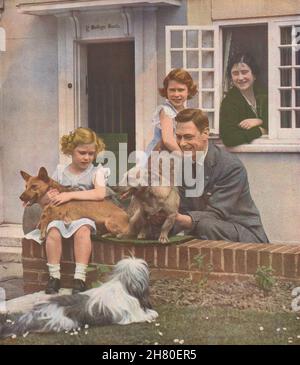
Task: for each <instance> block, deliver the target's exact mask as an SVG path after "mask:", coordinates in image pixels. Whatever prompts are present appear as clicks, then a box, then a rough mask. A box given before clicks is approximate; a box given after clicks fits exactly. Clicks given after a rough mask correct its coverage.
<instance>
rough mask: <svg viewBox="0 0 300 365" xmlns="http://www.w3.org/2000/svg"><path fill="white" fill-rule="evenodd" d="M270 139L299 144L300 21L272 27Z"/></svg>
mask: <svg viewBox="0 0 300 365" xmlns="http://www.w3.org/2000/svg"><path fill="white" fill-rule="evenodd" d="M269 39H270V41H269V45H270V54H269V67H270V75H271V77H272V88H270V108H269V109H270V110H269V125H270V131H269V134H270V138H274V139H278V140H280V141H282V140H284V141H285V142H287V143H289V142H292V141H293V142H297V141H298V142H299V138H300V21H295V22H292V21H289V22H277V21H275V22H272V23H270V25H269Z"/></svg>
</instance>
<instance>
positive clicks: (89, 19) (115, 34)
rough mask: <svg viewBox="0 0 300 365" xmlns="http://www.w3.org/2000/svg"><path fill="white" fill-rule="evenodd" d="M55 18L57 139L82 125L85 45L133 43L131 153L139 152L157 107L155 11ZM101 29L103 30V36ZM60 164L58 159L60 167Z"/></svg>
mask: <svg viewBox="0 0 300 365" xmlns="http://www.w3.org/2000/svg"><path fill="white" fill-rule="evenodd" d="M57 18H58V98H59V100H58V122H59V137H61V136H62V135H64V134H68V133H69V132H70V131H72V130H74V129H75V128H76V127H78V126H80V125H82V126H86V123H87V118H86V116H87V104H86V103H87V98H86V100H84V93H83V89H84V87H85V86H84V85H85V76H84V77H83V75H82V72H83V70H84V69H85V68H86V64H84V62H86V58H85V56H84V54H86V44H87V43H96V42H107V41H110V42H111V41H114V40H134V45H135V47H134V49H135V56H134V57H135V120H136V149H137V150H144V149H145V142H146V141H145V138H146V136H147V132H148V131H149V129H150V128H151V123H150V120H151V115H152V113H153V110H155V107H156V104H157V44H156V7H153V6H150V7H140V8H134V9H127V10H126V11H124V9H121V8H120V9H116V10H113V11H112V10H110V11H99V12H97V13H96V12H76V13H74V12H71V13H70V12H68V13H63V14H59V15H57ZM107 19H112V21H111V23H107V22H108V21H109V20H107ZM105 22H106V23H105ZM104 23H105V24H104ZM108 24H110V25H111V26H112V28H111V30H109V29H108V28H109V26H108ZM112 24H113V25H112ZM101 27H102V28H104V27H106V29H105V30H104V31H103V29H101ZM113 27H115V28H113ZM116 28H118V29H116ZM87 29H89V31H87ZM90 29H93V32H91V31H90ZM84 59H85V60H84ZM66 160H67V159H66V157H65V156H64V155H62V154H60V163H64V162H66Z"/></svg>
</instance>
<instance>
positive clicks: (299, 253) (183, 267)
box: [22, 239, 300, 293]
mask: <svg viewBox="0 0 300 365" xmlns="http://www.w3.org/2000/svg"><path fill="white" fill-rule="evenodd" d="M22 247H23V250H22V261H23V270H24V285H25V288H24V290H25V292H27V293H29V292H32V291H34V290H41V288H44V286H45V284H46V281H47V277H48V273H47V267H46V255H45V248H44V246H41V245H39V244H37V243H36V242H35V241H31V240H26V239H23V241H22ZM130 255H134V256H135V257H139V258H142V259H144V260H146V261H147V263H148V265H149V267H150V269H152V272H153V273H154V272H155V273H156V274H155V275H156V276H157V275H160V277H163V276H168V277H170V276H171V277H187V276H189V277H196V276H197V275H198V276H199V275H200V276H201V275H205V274H206V273H208V272H209V273H210V275H211V276H212V277H216V278H220V277H224V278H229V279H230V278H232V279H239V278H241V277H242V276H245V277H249V275H253V274H254V273H255V272H256V270H257V268H258V267H259V266H271V267H272V268H273V269H274V276H276V277H280V278H284V279H289V280H295V281H298V280H299V282H300V246H296V245H286V244H257V243H239V242H226V241H203V240H198V239H194V240H191V241H188V242H185V243H182V244H179V245H155V244H154V245H134V244H132V243H128V244H127V243H122V244H121V243H107V242H102V241H93V250H92V257H91V264H99V263H101V264H105V265H114V264H116V263H117V262H118V261H119V260H120V259H121V258H123V257H126V256H130ZM199 256H200V263H201V262H202V264H201V265H200V267H199V265H197V262H196V261H197V260H195V259H197V257H198V258H199ZM198 262H199V260H198ZM61 266H62V276H63V283H62V285H63V286H64V287H70V286H71V279H72V278H73V274H74V267H75V266H74V261H73V241H72V239H68V240H64V243H63V254H62V263H61ZM212 274H213V275H212ZM93 275H95V273H94V274H93V273H89V276H88V282H91V281H93V280H95V276H93ZM34 288H35V289H34Z"/></svg>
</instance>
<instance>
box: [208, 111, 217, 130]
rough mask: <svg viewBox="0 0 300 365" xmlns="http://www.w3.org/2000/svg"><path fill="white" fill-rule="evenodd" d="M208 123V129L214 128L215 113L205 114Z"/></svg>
mask: <svg viewBox="0 0 300 365" xmlns="http://www.w3.org/2000/svg"><path fill="white" fill-rule="evenodd" d="M206 115H207V117H208V121H209V128H214V123H215V113H214V112H208V113H206Z"/></svg>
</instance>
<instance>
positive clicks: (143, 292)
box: [0, 258, 158, 337]
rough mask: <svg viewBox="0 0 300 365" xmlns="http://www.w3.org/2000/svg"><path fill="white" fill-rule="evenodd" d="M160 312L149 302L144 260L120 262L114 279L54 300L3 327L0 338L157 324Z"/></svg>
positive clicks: (114, 273) (0, 328)
mask: <svg viewBox="0 0 300 365" xmlns="http://www.w3.org/2000/svg"><path fill="white" fill-rule="evenodd" d="M157 316H158V313H157V312H155V311H154V310H152V309H151V304H150V301H149V270H148V265H147V263H146V262H145V261H144V260H142V259H136V258H126V259H122V260H121V261H119V262H118V263H117V264H116V266H115V267H114V270H113V272H112V275H111V279H110V280H109V281H108V282H106V283H104V284H103V285H101V286H100V287H98V288H94V289H90V290H87V291H85V292H83V293H80V294H74V295H61V296H55V297H50V298H49V299H48V300H47V301H44V302H41V303H38V304H36V305H35V306H34V307H33V309H32V310H31V311H29V312H27V313H25V314H22V315H20V316H19V317H18V318H17V319H16V320H15V321H14V322H10V323H7V322H6V323H4V324H2V325H0V337H9V336H12V335H16V336H20V335H22V334H25V333H27V332H60V331H70V330H73V329H77V328H78V327H82V326H85V325H86V324H87V325H92V326H93V325H107V324H129V323H133V322H146V321H149V322H150V321H153V320H154V319H155V318H156V317H157Z"/></svg>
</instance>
